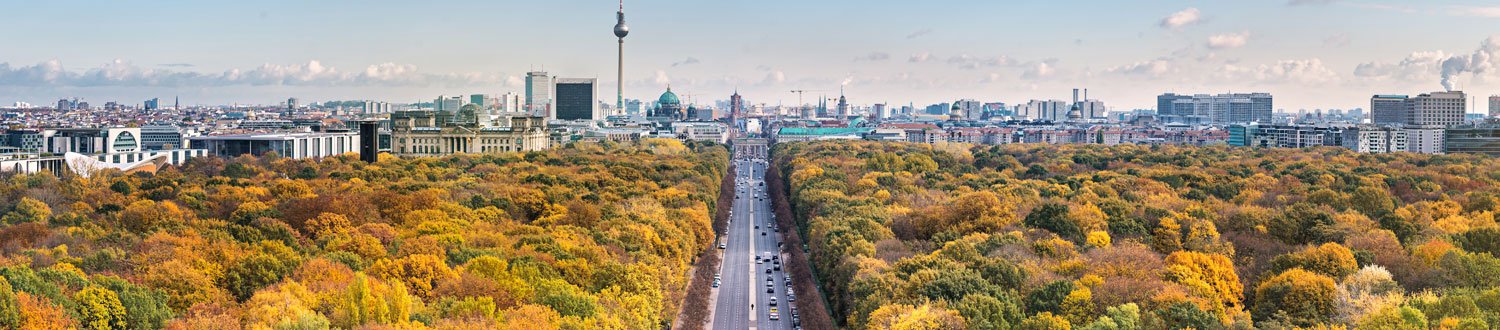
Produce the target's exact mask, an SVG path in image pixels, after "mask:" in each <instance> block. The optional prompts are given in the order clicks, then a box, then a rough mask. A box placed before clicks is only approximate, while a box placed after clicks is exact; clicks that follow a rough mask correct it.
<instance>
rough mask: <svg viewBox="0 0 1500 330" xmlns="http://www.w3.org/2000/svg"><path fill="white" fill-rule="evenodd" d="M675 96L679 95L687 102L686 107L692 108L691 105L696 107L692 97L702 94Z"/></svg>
mask: <svg viewBox="0 0 1500 330" xmlns="http://www.w3.org/2000/svg"><path fill="white" fill-rule="evenodd" d="M677 95H681V96H682V97H685V98H687V101H688V102H687V105H689V106H693V105H697V103H693V97H694V96H702V95H703V94H698V93H679V94H677Z"/></svg>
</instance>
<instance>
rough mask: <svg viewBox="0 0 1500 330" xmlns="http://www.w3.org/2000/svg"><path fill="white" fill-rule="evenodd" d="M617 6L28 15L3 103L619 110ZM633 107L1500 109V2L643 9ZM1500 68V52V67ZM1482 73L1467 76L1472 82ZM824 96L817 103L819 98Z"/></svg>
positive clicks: (337, 5)
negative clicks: (1206, 103) (537, 74)
mask: <svg viewBox="0 0 1500 330" xmlns="http://www.w3.org/2000/svg"><path fill="white" fill-rule="evenodd" d="M615 6H616V2H615V1H610V0H602V1H599V0H591V1H584V0H550V1H383V0H372V1H308V0H301V1H288V0H269V1H216V0H215V1H202V0H199V1H104V0H56V1H11V2H8V3H5V4H0V10H3V11H4V12H6V13H9V14H7V20H8V24H7V28H4V29H0V40H3V41H4V42H5V43H6V45H5V47H4V50H0V63H3V64H0V104H8V103H10V102H13V101H26V102H32V103H50V102H52V101H54V100H56V99H57V98H59V97H70V96H78V97H83V98H85V99H87V100H90V101H93V102H97V103H102V102H104V101H109V100H119V101H123V102H126V103H138V102H140V100H143V99H146V98H150V97H164V98H170V97H171V96H173V95H182V96H183V99H184V102H185V103H190V104H227V103H274V102H276V101H277V100H282V99H285V98H286V97H291V96H296V97H300V98H302V99H304V100H309V101H320V100H330V99H376V100H388V101H402V102H410V101H417V100H427V99H432V98H434V97H436V96H437V95H439V94H450V95H451V94H470V93H503V92H508V91H521V90H523V87H522V86H521V85H520V84H519V81H520V79H519V78H520V77H521V76H522V75H524V73H525V72H526V71H527V70H529V69H531V68H533V67H535V68H542V67H545V68H546V70H547V71H549V72H551V73H553V74H555V75H559V76H565V77H598V78H600V82H601V86H600V92H601V94H604V95H601V99H607V100H613V98H614V97H613V93H612V91H613V90H614V85H615V78H614V72H615V40H614V37H613V36H612V35H611V34H610V32H609V30H610V28H611V26H613V23H614V22H613V20H614V17H613V16H614V10H615ZM626 12H627V20H628V23H629V24H630V26H631V28H632V34H631V36H630V37H628V38H626V45H625V46H626V70H627V71H626V79H625V80H626V82H625V86H626V97H627V98H643V99H654V98H655V96H656V95H658V94H660V93H661V91H662V90H663V89H665V87H666V85H667V84H671V85H672V87H673V90H674V91H678V92H681V93H690V94H696V95H697V96H696V97H695V99H696V100H697V101H700V102H706V101H708V100H712V99H723V98H727V95H728V94H729V93H731V92H732V91H733V90H734V89H736V88H738V89H739V90H740V91H741V93H742V94H744V95H746V97H747V98H749V99H750V100H751V101H753V102H756V103H768V104H772V105H774V104H777V103H784V104H787V105H790V104H792V103H795V102H796V100H797V99H796V96H795V94H791V93H788V92H787V91H788V90H791V89H808V90H826V91H828V92H827V93H829V94H831V95H832V94H837V93H838V90H839V89H840V87H843V88H844V89H845V90H846V91H847V94H848V95H849V97H850V99H851V100H853V102H855V103H860V104H868V103H876V102H890V103H896V104H906V103H916V104H917V105H918V106H921V105H923V104H926V103H934V102H944V101H951V100H954V99H959V98H974V99H979V100H984V101H1004V102H1007V103H1011V104H1014V103H1018V102H1025V101H1026V100H1028V99H1052V98H1056V99H1063V98H1067V97H1069V93H1070V89H1071V88H1074V87H1080V88H1088V89H1090V96H1091V97H1094V98H1099V99H1102V100H1104V101H1105V102H1106V103H1107V104H1108V105H1110V106H1111V107H1113V108H1116V109H1130V108H1138V107H1150V106H1151V104H1152V102H1153V98H1154V96H1155V95H1157V94H1159V93H1162V92H1167V91H1173V92H1187V93H1209V92H1228V91H1235V92H1241V91H1267V92H1272V93H1275V94H1276V95H1277V107H1278V108H1285V109H1288V110H1296V109H1301V108H1306V109H1315V108H1352V107H1362V106H1366V104H1367V103H1368V101H1367V98H1368V96H1369V95H1370V94H1376V93H1381V94H1389V93H1420V92H1430V91H1437V90H1442V89H1443V88H1444V87H1443V85H1442V84H1441V81H1442V80H1443V74H1442V73H1443V68H1444V65H1443V64H1444V62H1448V63H1449V66H1448V67H1449V70H1448V71H1450V72H1449V73H1450V74H1449V76H1450V77H1451V78H1450V79H1451V80H1452V82H1453V84H1454V85H1455V87H1457V86H1460V85H1461V86H1462V87H1464V89H1465V90H1467V91H1469V92H1470V93H1471V94H1476V95H1490V94H1500V69H1497V68H1496V67H1497V66H1500V56H1491V54H1494V53H1500V37H1496V39H1497V41H1489V40H1490V39H1489V38H1491V37H1492V36H1494V35H1497V34H1500V28H1497V27H1500V3H1495V2H1494V1H1473V0H1432V1H1428V0H1424V1H1381V0H1368V1H1355V0H1222V1H1142V0H1132V1H1117V0H1116V1H1030V0H1024V1H997V0H986V1H956V0H955V1H942V0H929V1H881V0H864V1H855V0H828V1H806V0H804V1H790V0H761V1H664V0H637V1H629V2H628V3H626ZM1495 55H1500V54H1495ZM1459 64H1462V65H1459ZM809 98H811V97H809Z"/></svg>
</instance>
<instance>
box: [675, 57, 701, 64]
mask: <svg viewBox="0 0 1500 330" xmlns="http://www.w3.org/2000/svg"><path fill="white" fill-rule="evenodd" d="M698 63H700V62H699V61H698V59H697V58H695V57H692V56H688V58H687V59H684V60H681V61H677V62H673V63H672V66H683V65H692V64H698Z"/></svg>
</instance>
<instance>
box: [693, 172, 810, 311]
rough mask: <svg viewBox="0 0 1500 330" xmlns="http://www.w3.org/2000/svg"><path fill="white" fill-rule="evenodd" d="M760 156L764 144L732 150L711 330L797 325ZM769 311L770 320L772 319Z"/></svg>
mask: <svg viewBox="0 0 1500 330" xmlns="http://www.w3.org/2000/svg"><path fill="white" fill-rule="evenodd" d="M765 155H766V150H765V147H764V146H758V147H755V148H736V152H735V165H736V168H737V171H739V173H736V175H737V177H738V179H737V182H736V183H735V193H736V198H735V200H734V205H733V208H732V210H733V211H732V215H731V216H730V223H729V229H728V231H729V232H728V235H727V237H726V238H725V239H724V240H722V241H721V243H723V244H724V245H723V246H724V249H723V252H724V261H723V263H722V268H721V269H720V274H721V277H722V280H721V284H720V286H719V287H718V288H717V289H716V290H718V300H717V301H716V302H715V309H714V320H713V328H714V329H726V330H727V329H736V330H738V329H797V328H798V327H797V326H796V325H795V323H794V322H793V319H794V315H795V314H794V313H793V311H794V310H795V307H793V306H796V304H795V302H792V301H789V295H788V292H787V288H788V287H790V285H788V284H789V283H787V280H788V277H787V274H786V272H784V271H782V270H778V269H777V268H780V266H781V265H782V258H784V256H782V255H781V254H780V248H779V246H778V244H777V243H778V240H777V237H779V235H777V233H776V232H775V231H774V230H775V228H774V227H772V226H773V224H774V223H775V221H773V220H772V219H771V202H770V199H769V198H767V196H766V186H765V174H764V173H765V170H766V167H767V164H766V159H765V158H764V156H765ZM757 257H759V258H760V260H759V261H757ZM768 270H769V271H770V273H767V271H768ZM768 280H769V281H768ZM768 290H769V291H770V292H769V293H768V292H767V291H768ZM773 300H774V301H775V303H774V304H775V306H772V304H773V303H772V301H773ZM773 313H774V315H775V318H776V320H772V318H773Z"/></svg>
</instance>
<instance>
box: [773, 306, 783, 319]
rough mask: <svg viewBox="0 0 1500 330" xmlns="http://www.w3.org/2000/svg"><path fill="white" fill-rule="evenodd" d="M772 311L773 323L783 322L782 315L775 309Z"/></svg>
mask: <svg viewBox="0 0 1500 330" xmlns="http://www.w3.org/2000/svg"><path fill="white" fill-rule="evenodd" d="M771 310H772V312H771V320H772V321H779V320H781V313H777V312H775V310H776V309H775V308H772V309H771Z"/></svg>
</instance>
